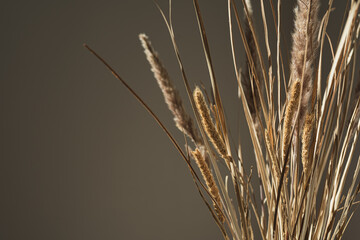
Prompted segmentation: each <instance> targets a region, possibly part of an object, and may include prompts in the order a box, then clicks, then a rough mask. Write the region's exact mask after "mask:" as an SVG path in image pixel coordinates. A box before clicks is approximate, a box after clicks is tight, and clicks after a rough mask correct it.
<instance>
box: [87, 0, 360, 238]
mask: <svg viewBox="0 0 360 240" xmlns="http://www.w3.org/2000/svg"><path fill="white" fill-rule="evenodd" d="M193 2H194V7H195V12H196V16H197V20H198V25H199V31H200V34H201V38H202V43H203V49H204V53H205V56H206V62H207V66H208V70H209V75H210V82H211V93H210V95H211V98H210V99H211V100H210V99H209V98H208V97H207V98H205V97H204V94H203V91H202V90H201V89H200V88H199V87H196V88H195V89H194V90H193V89H191V87H190V84H189V81H188V78H187V75H186V72H185V69H184V66H183V63H182V60H181V57H180V52H179V49H178V46H177V42H176V39H175V34H174V30H173V26H172V21H171V10H170V15H169V18H166V16H165V14H164V12H163V11H162V10H161V8H160V7H159V6H158V7H159V10H160V13H161V14H162V16H163V18H164V20H165V23H166V25H167V28H168V30H169V33H170V37H171V39H172V44H173V47H174V50H175V55H176V58H177V60H178V64H179V67H180V70H181V74H182V78H183V81H184V84H185V87H186V91H187V94H188V97H189V101H190V103H191V106H192V109H193V114H194V116H195V119H193V118H192V117H191V115H190V114H188V113H187V111H186V109H185V107H184V105H183V101H182V99H181V97H180V95H179V93H178V91H177V90H176V88H175V86H174V85H173V84H172V82H171V80H170V77H169V74H168V72H167V71H166V69H165V67H164V65H163V64H162V62H161V60H160V58H159V55H158V54H157V52H156V51H155V50H154V48H153V47H152V45H151V42H150V40H149V38H148V37H147V36H146V35H145V34H140V35H139V38H140V41H141V44H142V46H143V48H144V52H145V55H146V58H147V60H148V62H149V64H150V66H151V71H152V72H153V74H154V77H155V79H156V80H157V83H158V85H159V87H160V89H161V91H162V93H163V96H164V99H165V103H166V104H167V105H168V108H169V109H170V111H171V113H172V114H173V117H174V122H175V125H176V126H177V128H178V129H179V130H180V131H181V132H182V133H183V134H184V135H185V136H186V137H187V139H190V140H191V142H187V143H186V146H185V148H184V149H183V148H182V147H180V145H179V144H178V142H177V141H176V140H175V139H174V137H173V136H172V135H171V134H170V132H169V131H168V130H167V128H166V127H165V126H164V124H163V123H162V122H161V121H160V120H159V118H158V117H157V116H156V114H154V113H153V111H152V110H151V109H150V108H149V106H148V105H147V104H146V103H145V102H144V101H143V100H142V99H141V97H140V96H138V95H137V94H136V92H135V91H134V90H133V89H132V88H131V87H130V86H129V85H128V84H127V83H126V82H125V81H124V80H123V79H122V78H121V77H120V76H119V75H118V74H117V73H116V72H115V71H114V70H113V69H112V68H111V67H110V65H109V64H107V63H106V62H105V60H103V58H101V57H100V56H99V55H98V54H97V53H96V52H95V51H94V50H92V49H91V48H90V47H89V46H87V45H85V47H86V48H87V49H88V50H89V51H90V52H91V53H93V54H94V55H95V56H96V57H97V58H98V59H99V60H101V61H102V62H103V63H104V64H105V65H106V67H107V68H108V69H109V70H110V71H111V72H112V73H113V75H114V76H115V77H116V78H117V79H119V80H120V81H121V83H122V84H124V86H125V87H126V88H127V89H128V90H129V91H130V92H131V93H132V95H133V96H134V97H135V98H136V99H137V100H139V102H140V103H141V104H142V105H143V106H144V108H145V109H146V110H148V111H149V113H150V114H151V115H152V116H153V117H154V119H155V120H156V121H157V122H158V124H159V125H160V127H161V128H162V129H163V130H165V132H166V134H167V135H168V137H169V138H170V140H171V141H172V143H173V144H174V146H175V147H176V148H177V150H178V151H179V153H180V155H181V157H182V158H183V159H184V160H185V163H186V164H187V165H188V167H189V170H190V172H191V174H192V176H193V179H194V183H195V185H196V187H197V189H198V190H199V193H200V195H201V198H202V200H203V201H204V203H205V204H206V206H207V207H208V209H209V211H210V213H211V215H212V217H213V218H214V220H215V222H216V224H217V225H218V227H219V229H220V231H221V232H222V234H223V236H224V239H254V232H258V233H259V234H260V235H261V237H262V239H341V238H342V236H343V234H344V231H345V229H346V227H347V225H348V223H349V221H350V219H351V217H352V214H353V211H354V208H356V207H357V203H358V202H356V197H357V195H358V193H359V192H360V182H359V176H358V175H359V171H360V157H358V159H357V161H356V162H355V163H356V167H355V169H351V167H350V166H351V163H352V161H353V159H354V158H355V156H354V154H355V152H354V150H355V148H356V144H357V140H358V135H359V130H360V121H359V118H360V111H359V110H360V98H359V97H360V83H359V81H358V83H357V86H356V81H355V79H356V77H355V76H356V73H357V72H358V70H357V69H356V67H357V65H356V57H357V47H358V45H359V30H360V24H359V19H358V11H359V5H360V2H359V1H355V0H351V1H349V5H348V10H347V12H346V14H345V16H344V19H345V21H344V25H343V28H342V29H341V30H339V33H340V35H339V41H338V42H337V45H336V46H332V45H331V42H330V45H331V48H332V49H333V53H332V57H333V58H332V62H331V66H330V71H329V72H327V73H325V74H324V69H323V68H324V67H323V49H324V44H325V40H326V38H327V32H326V31H327V26H328V22H329V18H330V15H331V14H330V13H331V10H332V0H329V2H328V9H327V11H326V13H325V14H324V16H323V17H322V18H320V17H319V5H320V0H297V3H296V8H295V11H294V31H293V33H292V49H291V52H290V55H291V59H290V62H289V64H287V65H286V64H284V63H283V57H282V51H281V50H282V44H281V27H280V26H281V21H282V19H281V18H280V14H279V13H280V10H281V0H278V1H277V5H276V6H275V5H274V4H273V2H272V1H271V0H270V5H271V7H272V14H273V18H274V23H273V24H274V26H275V28H276V36H277V39H276V49H271V48H270V44H269V39H268V30H267V29H268V23H267V21H266V16H265V14H266V13H265V11H264V1H263V0H261V1H260V3H261V15H262V17H263V21H262V23H263V28H264V33H265V35H264V44H265V46H266V55H267V56H266V57H267V60H268V61H267V62H265V61H264V57H263V55H264V53H262V52H261V51H260V42H259V39H258V36H257V34H256V29H255V28H254V24H253V9H252V6H251V0H242V1H238V2H235V0H228V1H227V3H228V16H229V19H228V23H229V31H230V42H231V49H232V56H233V63H234V70H235V76H236V79H235V80H236V81H237V83H238V90H239V101H241V103H242V106H243V110H244V114H245V117H246V121H247V125H248V130H249V132H250V136H251V141H252V146H253V151H254V155H255V163H256V173H257V174H255V175H256V176H257V177H258V178H259V182H260V186H257V187H260V189H261V191H260V196H259V197H256V196H255V193H254V188H253V186H252V185H253V182H252V181H251V174H250V173H249V171H247V170H246V169H244V164H243V163H244V161H245V160H244V158H243V156H242V146H241V144H239V146H238V148H237V149H233V148H231V146H230V143H229V142H230V141H229V129H228V125H227V122H226V118H225V114H224V106H223V104H222V99H221V96H220V92H219V87H218V82H217V81H216V78H215V74H214V68H213V63H212V58H211V55H210V47H209V44H208V41H207V36H206V31H205V26H204V23H203V19H202V15H201V12H200V6H199V3H198V1H197V0H193ZM240 4H242V9H243V13H244V14H243V15H244V18H243V19H241V18H240V11H239V10H238V5H240ZM170 9H171V1H170ZM275 9H276V10H277V13H275V12H276V11H275ZM234 17H235V18H234ZM234 22H235V24H236V26H237V28H238V31H239V33H240V36H241V38H242V41H243V45H244V48H245V52H246V56H245V59H244V60H245V64H244V66H242V68H240V67H239V66H238V64H237V62H238V61H237V55H236V54H235V44H234V36H233V32H234V30H233V23H234ZM273 57H274V58H276V62H275V63H272V61H271V59H272V58H273ZM286 67H288V68H289V73H290V74H289V76H287V75H286V74H285V70H284V69H285V68H286ZM323 79H326V86H325V87H324V90H322V83H323V82H324V80H323ZM322 80H323V81H322ZM355 86H356V87H355ZM274 90H275V91H274ZM282 94H285V96H286V100H285V102H282V101H281V95H282ZM207 95H208V94H206V96H207ZM195 165H196V166H197V168H198V170H196V169H195V167H194V166H195ZM220 168H225V169H226V174H224V173H223V172H224V171H221V169H220ZM199 172H200V173H201V175H200V174H198V173H199ZM349 175H351V176H352V179H350V185H349V186H347V185H346V184H345V181H346V180H347V177H348V176H349ZM252 218H254V219H255V221H252Z"/></svg>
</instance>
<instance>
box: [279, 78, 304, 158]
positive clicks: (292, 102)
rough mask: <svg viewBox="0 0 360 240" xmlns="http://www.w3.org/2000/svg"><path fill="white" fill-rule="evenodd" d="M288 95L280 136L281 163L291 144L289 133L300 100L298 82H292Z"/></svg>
mask: <svg viewBox="0 0 360 240" xmlns="http://www.w3.org/2000/svg"><path fill="white" fill-rule="evenodd" d="M289 94H290V97H289V99H288V104H287V106H286V110H285V117H284V127H283V135H282V142H283V144H282V146H283V150H282V157H283V161H285V158H286V154H287V152H288V151H289V150H288V148H289V146H290V143H291V132H292V128H293V126H294V124H295V116H296V111H297V107H298V104H299V99H300V80H297V81H295V82H293V84H292V85H291V89H290V92H289Z"/></svg>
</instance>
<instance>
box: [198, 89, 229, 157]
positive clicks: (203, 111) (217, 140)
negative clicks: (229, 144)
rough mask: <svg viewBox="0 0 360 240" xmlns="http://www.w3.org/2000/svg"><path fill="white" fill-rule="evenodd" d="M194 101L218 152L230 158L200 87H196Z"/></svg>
mask: <svg viewBox="0 0 360 240" xmlns="http://www.w3.org/2000/svg"><path fill="white" fill-rule="evenodd" d="M194 101H195V105H196V108H197V110H198V112H199V114H200V117H201V123H202V125H203V127H204V129H205V132H206V134H207V135H208V137H209V139H210V140H211V142H212V143H213V145H214V147H215V149H216V150H217V151H218V153H219V154H220V155H221V156H222V157H223V158H224V159H228V154H227V150H226V147H225V143H224V140H223V139H222V137H221V136H220V134H219V132H218V131H217V130H216V127H215V125H214V123H213V121H212V119H211V116H210V110H209V108H208V106H207V104H206V102H205V98H204V95H203V93H202V92H201V90H200V88H199V87H196V88H195V90H194Z"/></svg>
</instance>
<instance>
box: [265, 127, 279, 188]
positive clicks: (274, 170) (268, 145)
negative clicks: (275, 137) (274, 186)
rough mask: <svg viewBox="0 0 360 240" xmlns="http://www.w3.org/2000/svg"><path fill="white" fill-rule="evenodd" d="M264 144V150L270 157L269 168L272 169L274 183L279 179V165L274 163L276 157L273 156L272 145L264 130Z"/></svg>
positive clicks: (267, 133) (266, 131) (267, 132)
mask: <svg viewBox="0 0 360 240" xmlns="http://www.w3.org/2000/svg"><path fill="white" fill-rule="evenodd" d="M265 144H266V148H267V149H268V152H269V155H270V160H271V161H272V162H271V168H272V173H273V174H274V180H275V181H276V182H278V181H279V179H280V168H279V163H277V162H276V156H275V153H274V150H273V147H272V144H271V140H270V135H269V131H268V130H267V129H265Z"/></svg>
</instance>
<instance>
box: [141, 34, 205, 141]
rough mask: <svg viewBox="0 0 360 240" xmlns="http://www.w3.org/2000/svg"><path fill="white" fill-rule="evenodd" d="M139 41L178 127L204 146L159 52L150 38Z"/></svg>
mask: <svg viewBox="0 0 360 240" xmlns="http://www.w3.org/2000/svg"><path fill="white" fill-rule="evenodd" d="M139 39H140V41H141V44H142V46H143V48H144V52H145V55H146V58H147V60H148V62H149V64H150V66H151V71H152V72H153V73H154V77H155V79H156V80H157V83H158V85H159V87H160V89H161V91H162V93H163V95H164V99H165V102H166V104H167V105H168V108H169V109H170V111H171V112H172V114H173V115H174V121H175V123H176V127H177V128H178V129H179V130H180V131H182V132H183V133H185V134H186V135H187V136H189V137H190V138H191V139H192V140H193V141H194V142H195V143H196V144H199V145H202V140H201V138H200V137H199V134H198V132H197V130H196V128H195V126H194V124H193V121H192V118H191V117H190V116H189V115H188V114H187V113H186V111H185V108H184V106H183V103H182V100H181V97H180V94H179V92H178V91H177V90H176V88H175V86H174V85H173V84H172V82H171V80H170V77H169V74H168V72H167V71H166V69H165V67H164V65H163V64H162V63H161V61H160V58H159V56H158V54H157V52H156V51H155V50H154V49H153V47H152V45H151V42H150V40H149V38H148V37H147V36H146V35H145V34H140V35H139Z"/></svg>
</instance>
